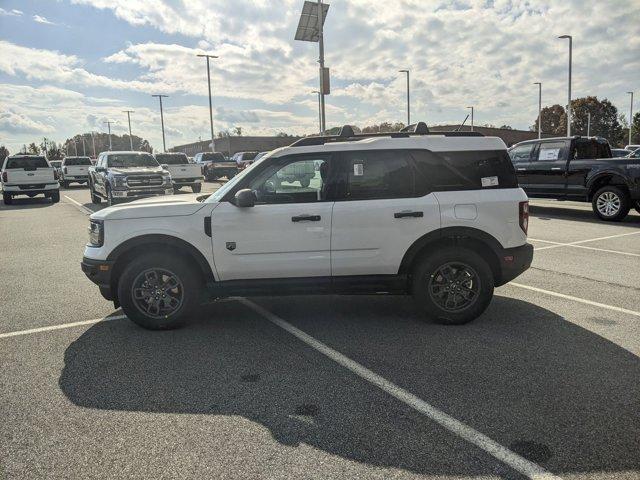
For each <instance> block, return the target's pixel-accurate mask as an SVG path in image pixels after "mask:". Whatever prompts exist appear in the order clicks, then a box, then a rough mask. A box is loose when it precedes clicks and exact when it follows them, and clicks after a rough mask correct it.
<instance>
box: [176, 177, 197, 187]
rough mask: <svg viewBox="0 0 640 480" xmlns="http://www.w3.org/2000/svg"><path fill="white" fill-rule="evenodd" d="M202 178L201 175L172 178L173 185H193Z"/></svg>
mask: <svg viewBox="0 0 640 480" xmlns="http://www.w3.org/2000/svg"><path fill="white" fill-rule="evenodd" d="M203 180H204V178H203V177H195V178H194V177H189V178H172V181H173V184H174V185H195V184H198V183H202V182H203Z"/></svg>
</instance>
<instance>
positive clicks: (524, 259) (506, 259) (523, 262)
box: [496, 243, 533, 287]
mask: <svg viewBox="0 0 640 480" xmlns="http://www.w3.org/2000/svg"><path fill="white" fill-rule="evenodd" d="M498 260H499V263H500V275H499V277H498V278H497V279H496V287H499V286H500V285H504V284H505V283H508V282H510V281H511V280H513V279H514V278H516V277H518V276H519V275H521V274H522V273H523V272H525V271H526V270H527V269H528V268H529V267H530V266H531V262H532V261H533V245H531V244H530V243H525V244H524V245H521V246H519V247H515V248H504V249H502V251H501V252H499V256H498Z"/></svg>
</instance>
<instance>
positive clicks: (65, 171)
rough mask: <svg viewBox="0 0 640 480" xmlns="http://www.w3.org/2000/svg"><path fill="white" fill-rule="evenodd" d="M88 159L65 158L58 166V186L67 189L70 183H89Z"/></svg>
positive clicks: (89, 162)
mask: <svg viewBox="0 0 640 480" xmlns="http://www.w3.org/2000/svg"><path fill="white" fill-rule="evenodd" d="M91 165H92V164H91V159H90V158H89V157H65V159H64V160H63V161H62V165H61V166H60V170H61V176H60V185H62V186H63V187H64V188H67V187H68V186H69V184H70V183H72V182H75V183H87V182H88V181H89V167H90V166H91Z"/></svg>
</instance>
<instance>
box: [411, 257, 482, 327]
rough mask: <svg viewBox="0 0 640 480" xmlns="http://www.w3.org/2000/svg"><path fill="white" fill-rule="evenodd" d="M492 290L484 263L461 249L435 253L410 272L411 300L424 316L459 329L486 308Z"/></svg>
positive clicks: (480, 258)
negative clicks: (411, 275)
mask: <svg viewBox="0 0 640 480" xmlns="http://www.w3.org/2000/svg"><path fill="white" fill-rule="evenodd" d="M493 287H494V281H493V273H492V272H491V268H490V267H489V265H488V264H487V262H486V261H485V260H483V259H482V257H480V255H478V254H477V253H475V252H473V251H471V250H467V249H465V248H446V249H443V250H440V251H437V252H435V253H433V254H431V255H429V256H427V257H425V258H423V259H422V260H421V261H420V262H419V263H418V264H417V265H416V268H415V269H414V271H413V282H412V294H413V298H414V299H415V301H416V303H417V304H418V306H419V307H420V309H421V310H422V311H423V313H424V315H425V316H426V317H427V318H428V319H430V320H433V321H435V322H437V323H443V324H447V325H462V324H464V323H468V322H470V321H472V320H474V319H476V318H477V317H479V316H480V315H481V314H482V312H484V311H485V309H486V308H487V307H488V306H489V302H491V298H492V297H493Z"/></svg>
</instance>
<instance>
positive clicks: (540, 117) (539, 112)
mask: <svg viewBox="0 0 640 480" xmlns="http://www.w3.org/2000/svg"><path fill="white" fill-rule="evenodd" d="M533 84H534V85H538V138H542V82H533Z"/></svg>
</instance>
